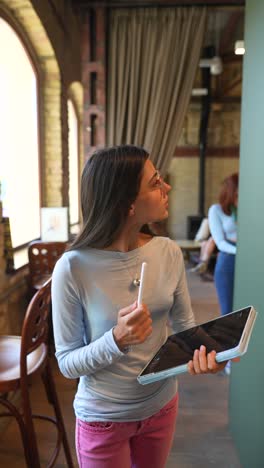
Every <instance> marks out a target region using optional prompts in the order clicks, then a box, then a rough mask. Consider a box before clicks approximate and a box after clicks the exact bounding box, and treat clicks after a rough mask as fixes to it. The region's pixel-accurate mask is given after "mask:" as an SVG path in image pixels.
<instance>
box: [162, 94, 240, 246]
mask: <svg viewBox="0 0 264 468" xmlns="http://www.w3.org/2000/svg"><path fill="white" fill-rule="evenodd" d="M199 119H200V105H199V104H198V103H191V104H190V106H189V110H188V113H187V115H186V118H185V122H184V127H183V129H182V133H181V137H180V140H179V144H178V148H177V150H176V155H175V157H174V158H173V160H172V162H171V165H170V168H169V171H168V174H169V180H170V184H171V185H172V191H171V192H170V216H169V220H168V230H169V234H170V235H171V237H173V238H174V239H177V238H178V239H180V238H186V235H187V216H191V215H197V214H198V190H199V151H198V136H199ZM239 140H240V104H239V103H230V104H223V105H221V106H218V107H217V110H214V109H212V111H211V114H210V119H209V126H208V149H207V153H206V164H205V213H207V211H208V208H209V206H210V205H211V204H212V203H216V202H217V198H218V192H219V188H220V184H221V181H222V180H223V179H224V178H225V177H226V176H228V175H230V174H231V173H233V172H236V171H238V170H239V158H238V154H239V147H238V145H239Z"/></svg>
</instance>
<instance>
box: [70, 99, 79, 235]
mask: <svg viewBox="0 0 264 468" xmlns="http://www.w3.org/2000/svg"><path fill="white" fill-rule="evenodd" d="M68 126H69V210H70V225H71V226H73V225H74V224H78V223H79V139H78V118H77V114H76V111H75V107H74V105H73V102H72V101H71V100H70V99H68Z"/></svg>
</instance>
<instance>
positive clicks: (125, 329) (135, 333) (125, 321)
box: [113, 301, 152, 351]
mask: <svg viewBox="0 0 264 468" xmlns="http://www.w3.org/2000/svg"><path fill="white" fill-rule="evenodd" d="M151 333H152V319H151V316H150V312H149V309H148V308H147V306H146V305H145V304H142V305H140V306H138V305H137V301H135V302H134V303H133V304H131V305H130V306H128V307H124V308H123V309H121V310H119V312H118V316H117V324H116V326H115V327H114V329H113V335H114V339H115V342H116V344H117V346H118V348H119V349H120V350H121V351H122V350H123V349H124V348H126V347H127V346H132V345H136V344H139V343H143V342H144V341H145V340H146V339H147V337H148V336H150V335H151Z"/></svg>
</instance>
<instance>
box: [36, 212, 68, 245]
mask: <svg viewBox="0 0 264 468" xmlns="http://www.w3.org/2000/svg"><path fill="white" fill-rule="evenodd" d="M68 225H69V224H68V208H67V207H59V208H58V207H48V208H46V207H45V208H41V240H42V241H44V242H52V241H59V242H66V241H68V240H69V229H68Z"/></svg>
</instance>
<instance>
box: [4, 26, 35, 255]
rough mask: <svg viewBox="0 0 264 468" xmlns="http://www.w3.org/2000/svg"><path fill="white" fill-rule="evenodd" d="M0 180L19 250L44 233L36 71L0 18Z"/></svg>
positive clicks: (15, 37)
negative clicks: (41, 205)
mask: <svg viewBox="0 0 264 468" xmlns="http://www.w3.org/2000/svg"><path fill="white" fill-rule="evenodd" d="M0 103H1V104H0V129H1V138H0V182H1V191H2V200H3V209H4V215H5V216H8V217H9V218H10V229H11V238H12V244H13V247H14V248H17V247H19V246H22V245H24V244H27V243H28V242H29V241H31V240H32V239H36V238H39V237H40V180H39V144H38V100H37V75H36V72H35V70H34V68H33V66H32V63H31V61H30V59H29V56H28V54H27V52H26V50H25V48H24V45H23V44H22V42H21V40H20V38H19V36H18V35H17V34H16V32H15V31H14V30H13V29H12V27H11V26H10V25H9V24H8V23H7V22H6V21H5V20H4V19H3V18H0Z"/></svg>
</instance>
